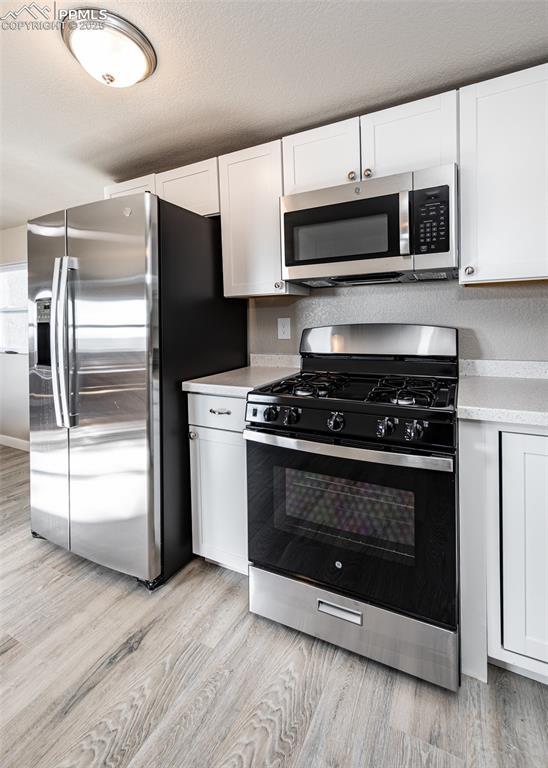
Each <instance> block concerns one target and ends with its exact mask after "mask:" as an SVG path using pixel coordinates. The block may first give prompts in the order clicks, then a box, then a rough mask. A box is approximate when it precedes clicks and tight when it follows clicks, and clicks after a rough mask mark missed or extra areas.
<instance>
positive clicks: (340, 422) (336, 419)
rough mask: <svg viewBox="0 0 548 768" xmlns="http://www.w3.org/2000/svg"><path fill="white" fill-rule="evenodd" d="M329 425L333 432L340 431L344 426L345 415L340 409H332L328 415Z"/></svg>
mask: <svg viewBox="0 0 548 768" xmlns="http://www.w3.org/2000/svg"><path fill="white" fill-rule="evenodd" d="M327 426H328V427H329V429H330V430H331V431H332V432H340V431H341V429H342V428H343V427H344V416H343V415H342V413H339V412H338V411H332V413H330V414H329V416H328V417H327Z"/></svg>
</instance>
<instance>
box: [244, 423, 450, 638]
mask: <svg viewBox="0 0 548 768" xmlns="http://www.w3.org/2000/svg"><path fill="white" fill-rule="evenodd" d="M244 437H245V438H246V440H247V477H248V523H249V527H248V530H249V559H250V561H251V562H252V563H253V564H254V565H257V566H261V567H263V568H267V569H272V570H274V571H278V572H281V573H283V574H288V575H291V576H297V577H301V578H304V579H307V580H312V581H314V582H316V583H318V584H321V585H323V586H325V587H329V588H333V589H334V590H335V591H337V590H338V591H340V592H342V593H346V594H348V595H351V596H354V597H358V598H360V599H362V600H365V601H368V602H371V603H374V604H376V605H379V606H382V607H386V608H390V609H393V610H396V611H399V612H402V613H405V614H407V615H410V616H413V617H415V618H419V619H423V620H427V621H430V622H434V623H437V624H439V625H441V626H445V627H451V628H455V627H456V625H457V600H456V593H457V588H456V502H455V472H454V464H453V457H452V456H446V457H443V456H422V455H412V454H404V453H395V452H388V451H378V450H370V449H365V448H356V447H350V446H345V445H334V444H331V443H322V442H316V441H309V440H301V439H294V438H290V437H285V436H278V435H272V434H267V433H263V432H254V431H252V430H246V431H245V432H244Z"/></svg>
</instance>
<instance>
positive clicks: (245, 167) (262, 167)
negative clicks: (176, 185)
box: [219, 141, 303, 296]
mask: <svg viewBox="0 0 548 768" xmlns="http://www.w3.org/2000/svg"><path fill="white" fill-rule="evenodd" d="M219 188H220V193H221V233H222V238H223V280H224V293H225V296H272V295H277V294H284V293H290V292H291V293H292V292H301V293H302V292H303V290H302V289H301V288H300V287H297V288H295V287H294V286H292V285H291V284H289V283H286V282H284V281H283V280H282V257H281V242H280V237H281V233H280V196H281V194H282V146H281V141H271V142H269V143H268V144H261V145H260V146H258V147H252V148H251V149H244V150H241V151H240V152H232V153H231V154H230V155H223V156H222V157H220V158H219Z"/></svg>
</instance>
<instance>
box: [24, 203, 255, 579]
mask: <svg viewBox="0 0 548 768" xmlns="http://www.w3.org/2000/svg"><path fill="white" fill-rule="evenodd" d="M28 271H29V387H30V470H31V477H30V490H31V528H32V531H33V533H34V535H35V536H42V537H44V538H46V539H49V540H50V541H52V542H54V543H56V544H59V545H60V546H62V547H65V549H69V550H70V551H71V552H74V553H75V554H77V555H81V556H82V557H86V558H88V559H90V560H93V561H95V562H97V563H101V564H102V565H105V566H108V567H109V568H113V569H116V570H118V571H122V572H124V573H127V574H130V575H132V576H136V577H137V578H138V579H140V580H142V581H144V582H145V583H146V585H147V586H148V587H149V588H154V587H155V586H157V585H158V584H159V583H161V582H162V581H164V580H165V579H166V578H168V577H169V576H170V575H171V574H172V573H174V572H175V571H176V570H178V569H179V568H180V567H181V566H182V565H184V564H185V563H186V562H187V561H188V560H189V559H190V558H191V556H192V546H191V524H190V492H189V473H188V464H189V461H188V445H187V440H186V431H187V426H186V425H187V416H186V396H185V395H183V393H182V392H181V390H180V382H181V380H183V379H185V378H191V377H194V376H200V375H206V374H208V373H213V372H215V371H219V370H226V369H230V368H235V367H238V366H241V365H245V363H246V354H247V350H246V344H247V338H246V334H247V331H246V305H245V302H242V301H239V300H237V301H234V300H233V299H230V300H226V299H224V298H223V291H222V272H221V246H220V228H219V222H218V221H215V220H213V219H205V218H202V217H201V216H198V215H197V214H195V213H191V212H189V211H185V210H183V209H181V208H178V207H177V206H174V205H171V204H170V203H166V202H164V201H163V200H159V199H158V198H157V197H156V196H155V195H151V194H149V193H146V194H141V195H132V196H129V197H122V198H115V199H112V200H104V201H101V202H97V203H91V204H90V205H83V206H80V207H78V208H71V209H69V210H66V211H60V212H58V213H53V214H51V215H48V216H42V217H40V218H38V219H35V220H34V221H31V222H29V224H28Z"/></svg>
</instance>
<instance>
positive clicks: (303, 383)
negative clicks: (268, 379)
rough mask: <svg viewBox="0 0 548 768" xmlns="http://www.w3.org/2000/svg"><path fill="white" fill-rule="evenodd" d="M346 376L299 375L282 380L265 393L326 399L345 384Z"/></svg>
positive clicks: (267, 388) (324, 374)
mask: <svg viewBox="0 0 548 768" xmlns="http://www.w3.org/2000/svg"><path fill="white" fill-rule="evenodd" d="M347 380H348V379H347V377H346V376H341V375H340V374H330V373H301V374H300V375H299V376H292V377H291V378H289V379H282V381H279V382H277V384H273V385H271V386H269V387H266V388H265V391H267V392H269V393H271V394H277V395H293V396H296V397H328V396H329V395H330V394H332V393H333V392H334V391H335V390H337V389H340V388H341V387H343V386H344V385H345V384H346V382H347Z"/></svg>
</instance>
